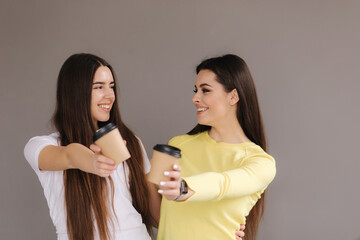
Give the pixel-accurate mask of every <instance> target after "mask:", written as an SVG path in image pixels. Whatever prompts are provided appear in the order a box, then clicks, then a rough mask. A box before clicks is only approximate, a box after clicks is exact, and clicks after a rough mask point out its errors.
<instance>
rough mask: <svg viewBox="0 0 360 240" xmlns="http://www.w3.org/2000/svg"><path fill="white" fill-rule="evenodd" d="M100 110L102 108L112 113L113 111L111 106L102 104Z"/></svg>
mask: <svg viewBox="0 0 360 240" xmlns="http://www.w3.org/2000/svg"><path fill="white" fill-rule="evenodd" d="M98 106H99V107H100V108H102V109H103V110H105V111H110V109H111V105H104V104H100V105H98Z"/></svg>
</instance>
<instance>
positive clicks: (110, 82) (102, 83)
mask: <svg viewBox="0 0 360 240" xmlns="http://www.w3.org/2000/svg"><path fill="white" fill-rule="evenodd" d="M95 84H105V82H94V83H93V85H95ZM110 84H115V82H114V81H112V82H110Z"/></svg>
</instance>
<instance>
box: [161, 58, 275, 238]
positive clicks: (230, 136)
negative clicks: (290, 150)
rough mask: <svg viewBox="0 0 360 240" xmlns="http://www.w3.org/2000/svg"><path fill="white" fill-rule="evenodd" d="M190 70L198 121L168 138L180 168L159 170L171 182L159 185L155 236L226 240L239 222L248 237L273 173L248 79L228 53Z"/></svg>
mask: <svg viewBox="0 0 360 240" xmlns="http://www.w3.org/2000/svg"><path fill="white" fill-rule="evenodd" d="M196 72H197V78H196V82H195V90H194V92H195V95H194V97H193V99H192V101H193V103H194V105H195V107H196V111H197V118H198V125H197V126H196V127H195V128H194V129H192V130H191V131H190V132H189V133H188V134H186V135H182V136H177V137H174V138H173V139H171V140H170V141H169V144H170V145H172V146H175V147H177V148H180V149H181V154H182V158H181V159H180V161H179V165H180V166H181V167H180V166H174V170H173V171H170V172H165V173H164V174H165V175H167V176H170V177H172V181H169V182H161V183H160V186H159V187H160V189H159V193H161V194H163V196H164V198H163V199H162V204H161V213H160V214H161V217H160V225H159V231H158V239H159V240H168V239H171V240H177V239H181V240H187V239H188V240H193V239H196V240H201V239H206V240H209V239H233V238H234V231H235V230H236V229H237V228H238V226H239V225H238V224H239V223H242V224H245V221H246V229H245V236H246V239H247V240H254V239H255V236H256V232H257V228H258V223H259V220H260V218H261V216H262V214H263V209H264V197H265V189H266V188H267V186H268V185H269V184H270V182H271V181H272V180H273V178H274V177H275V173H276V168H275V161H274V159H273V158H272V157H271V156H270V155H268V154H267V153H266V140H265V134H264V130H263V124H262V119H261V114H260V108H259V104H258V100H257V95H256V90H255V85H254V82H253V80H252V77H251V74H250V71H249V69H248V67H247V65H246V63H245V62H244V60H243V59H241V58H240V57H238V56H236V55H224V56H221V57H216V58H210V59H206V60H204V61H203V62H202V63H200V65H199V66H197V68H196Z"/></svg>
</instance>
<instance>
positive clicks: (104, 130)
mask: <svg viewBox="0 0 360 240" xmlns="http://www.w3.org/2000/svg"><path fill="white" fill-rule="evenodd" d="M115 128H117V127H116V125H115V124H113V123H108V124H106V125H105V126H104V127H102V128H100V129H98V130H97V131H96V133H95V134H94V136H93V142H95V141H96V140H98V139H99V138H101V137H102V136H104V135H105V134H107V133H108V132H111V131H112V130H114V129H115Z"/></svg>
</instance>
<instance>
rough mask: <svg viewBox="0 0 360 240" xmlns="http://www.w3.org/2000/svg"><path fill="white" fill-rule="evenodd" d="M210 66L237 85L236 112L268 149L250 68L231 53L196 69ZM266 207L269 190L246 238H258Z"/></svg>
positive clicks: (219, 78)
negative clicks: (237, 99) (258, 230)
mask: <svg viewBox="0 0 360 240" xmlns="http://www.w3.org/2000/svg"><path fill="white" fill-rule="evenodd" d="M205 69H207V70H210V71H212V72H214V73H215V74H216V80H217V81H218V82H219V83H221V84H222V85H223V86H224V88H225V91H226V92H231V91H232V90H233V89H236V90H237V92H238V95H239V101H238V103H237V109H236V115H237V119H238V121H239V124H240V126H241V127H242V129H243V130H244V133H245V135H246V136H247V137H248V138H249V139H250V140H251V141H252V142H254V143H256V144H257V145H259V146H260V147H262V149H263V150H264V151H267V144H266V138H265V132H264V127H263V123H262V118H261V113H260V107H259V103H258V99H257V94H256V89H255V84H254V81H253V79H252V76H251V74H250V70H249V68H248V66H247V64H246V63H245V61H244V60H243V59H241V58H240V57H238V56H236V55H232V54H228V55H224V56H221V57H216V58H209V59H206V60H204V61H202V62H201V63H200V64H199V65H198V66H197V67H196V73H197V74H198V73H199V72H200V71H201V70H205ZM210 128H211V127H210V126H206V125H201V124H198V125H196V126H195V127H194V128H193V129H192V130H191V131H190V132H189V133H188V134H190V135H193V134H197V133H200V132H203V131H207V130H209V129H210ZM264 208H265V191H264V193H263V194H262V196H261V198H260V199H259V201H257V203H256V204H255V206H254V207H253V208H252V210H251V211H250V213H249V215H248V216H247V218H246V228H245V239H246V240H255V238H256V233H257V229H258V226H259V222H260V219H261V217H262V215H263V213H264Z"/></svg>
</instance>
